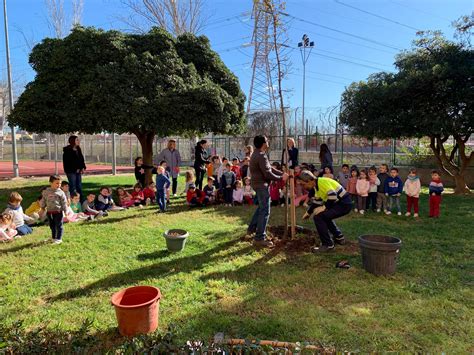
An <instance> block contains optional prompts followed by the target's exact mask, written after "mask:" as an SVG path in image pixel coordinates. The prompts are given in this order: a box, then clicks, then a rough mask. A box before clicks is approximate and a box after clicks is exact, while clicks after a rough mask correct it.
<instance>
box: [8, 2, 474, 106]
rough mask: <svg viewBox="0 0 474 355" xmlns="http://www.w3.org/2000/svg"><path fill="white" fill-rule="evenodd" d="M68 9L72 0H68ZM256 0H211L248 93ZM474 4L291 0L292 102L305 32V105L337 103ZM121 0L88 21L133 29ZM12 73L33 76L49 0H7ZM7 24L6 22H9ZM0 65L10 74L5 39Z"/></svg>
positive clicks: (216, 33)
mask: <svg viewBox="0 0 474 355" xmlns="http://www.w3.org/2000/svg"><path fill="white" fill-rule="evenodd" d="M64 1H65V4H66V10H67V11H69V9H70V2H71V1H70V0H64ZM252 3H253V2H252V0H227V1H217V0H207V2H206V8H205V11H204V13H205V15H206V17H207V20H206V23H207V25H206V28H205V29H204V30H203V33H202V34H204V35H206V36H208V37H209V39H210V41H211V45H212V47H213V49H214V50H216V51H217V52H218V53H219V54H220V56H221V58H222V60H223V61H224V63H225V64H226V65H227V66H228V67H229V68H230V69H231V70H232V71H233V72H234V73H235V74H236V75H237V77H238V78H239V80H240V84H241V87H242V90H243V91H244V92H245V94H246V95H247V96H248V93H249V89H250V82H251V77H252V70H251V66H250V63H251V61H252V56H253V47H252V46H251V45H250V42H251V36H252V30H253V20H252V19H251V17H250V15H251V10H252ZM472 11H473V1H472V0H357V1H355V0H288V1H286V10H285V12H286V13H287V14H288V16H285V20H286V21H285V23H286V27H287V31H286V37H287V39H288V42H287V43H288V45H289V46H290V47H292V48H289V49H288V50H287V58H288V63H289V64H290V65H289V68H290V69H289V71H288V75H287V76H286V77H285V79H284V82H283V88H284V90H285V106H289V107H292V108H296V107H299V106H301V105H302V91H303V90H302V83H303V76H302V73H303V69H302V68H303V64H302V60H301V54H300V51H299V49H298V48H297V43H298V42H299V41H301V37H302V35H303V34H307V35H308V36H309V37H310V39H311V41H314V42H315V48H314V49H313V50H312V52H311V54H310V57H309V59H308V61H307V64H306V95H305V96H306V98H305V99H306V104H305V106H306V107H323V108H324V107H329V106H333V105H338V104H339V101H340V97H341V93H342V92H343V91H344V87H345V86H348V85H349V84H350V83H351V82H353V81H359V80H364V79H366V78H367V77H368V75H370V74H372V73H375V72H379V71H391V70H394V67H393V62H394V58H395V55H396V54H397V53H399V52H400V51H401V50H406V49H409V48H410V47H411V42H412V40H413V39H414V38H415V37H416V36H415V33H416V31H417V30H441V31H442V32H443V33H444V34H445V35H446V37H447V38H452V36H453V32H454V31H453V28H452V27H451V22H452V21H453V20H455V19H457V18H459V17H460V16H462V15H468V14H470V13H471V12H472ZM127 15H128V10H127V9H126V8H124V6H123V5H122V3H121V1H120V0H84V12H83V20H82V23H83V25H85V26H96V27H100V28H103V29H118V30H124V31H127V30H130V28H129V26H127V24H126V23H124V22H123V21H122V20H121V18H123V17H126V16H127ZM8 20H9V33H10V48H11V62H12V76H13V80H14V82H15V87H16V91H17V92H18V93H20V92H21V89H22V87H24V85H25V84H26V83H28V82H29V81H31V80H33V79H34V71H33V70H32V69H31V67H30V66H29V64H28V53H29V50H30V45H31V43H37V42H40V41H41V40H42V39H43V38H45V37H50V36H52V32H51V29H50V27H49V26H48V20H47V10H46V6H45V2H44V0H8ZM2 28H3V26H2ZM0 56H1V58H0V68H1V71H2V77H3V78H6V60H5V39H4V34H3V33H2V36H1V42H0Z"/></svg>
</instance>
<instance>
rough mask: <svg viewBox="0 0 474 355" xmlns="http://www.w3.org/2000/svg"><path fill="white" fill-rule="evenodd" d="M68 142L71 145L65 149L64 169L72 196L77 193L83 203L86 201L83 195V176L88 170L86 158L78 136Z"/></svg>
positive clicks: (70, 138)
mask: <svg viewBox="0 0 474 355" xmlns="http://www.w3.org/2000/svg"><path fill="white" fill-rule="evenodd" d="M68 142H69V145H68V146H66V147H64V149H63V168H64V172H65V173H66V176H67V180H68V182H69V191H70V193H71V195H72V194H74V193H75V192H77V193H78V194H80V195H81V196H80V198H81V201H84V199H85V198H84V196H83V195H82V174H83V173H84V171H85V170H86V164H85V162H84V156H83V155H82V151H81V147H80V146H79V143H80V142H79V138H78V137H77V136H70V137H69V140H68Z"/></svg>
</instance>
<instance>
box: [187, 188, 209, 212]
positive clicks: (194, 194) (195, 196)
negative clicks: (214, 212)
mask: <svg viewBox="0 0 474 355" xmlns="http://www.w3.org/2000/svg"><path fill="white" fill-rule="evenodd" d="M205 198H206V194H205V193H204V191H201V190H199V189H196V185H195V184H190V185H189V188H188V192H187V193H186V201H187V202H188V206H189V207H201V206H204V200H205Z"/></svg>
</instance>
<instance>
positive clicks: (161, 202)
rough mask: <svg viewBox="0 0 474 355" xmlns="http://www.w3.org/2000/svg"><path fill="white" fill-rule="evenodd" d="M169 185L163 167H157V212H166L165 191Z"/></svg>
mask: <svg viewBox="0 0 474 355" xmlns="http://www.w3.org/2000/svg"><path fill="white" fill-rule="evenodd" d="M170 185H171V182H170V179H169V178H168V176H167V175H166V170H165V168H164V167H163V166H159V167H158V169H157V175H156V203H157V204H158V206H159V207H160V209H159V210H158V211H159V212H166V191H167V190H169V187H170Z"/></svg>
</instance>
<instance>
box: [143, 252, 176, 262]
mask: <svg viewBox="0 0 474 355" xmlns="http://www.w3.org/2000/svg"><path fill="white" fill-rule="evenodd" d="M170 255H172V253H171V252H169V251H168V250H159V251H155V252H153V253H145V254H140V255H138V256H137V259H138V260H142V261H144V260H156V259H161V258H165V257H167V256H170Z"/></svg>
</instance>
